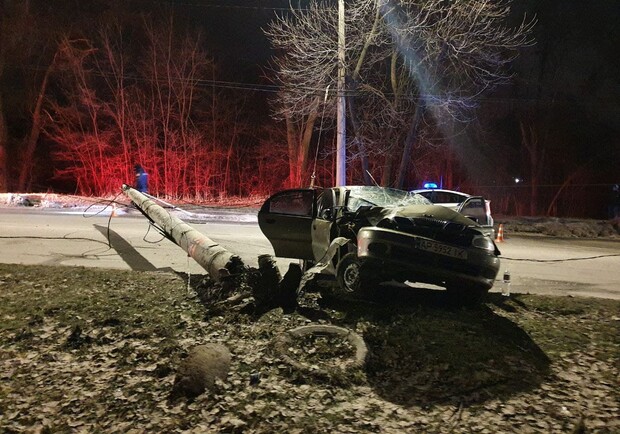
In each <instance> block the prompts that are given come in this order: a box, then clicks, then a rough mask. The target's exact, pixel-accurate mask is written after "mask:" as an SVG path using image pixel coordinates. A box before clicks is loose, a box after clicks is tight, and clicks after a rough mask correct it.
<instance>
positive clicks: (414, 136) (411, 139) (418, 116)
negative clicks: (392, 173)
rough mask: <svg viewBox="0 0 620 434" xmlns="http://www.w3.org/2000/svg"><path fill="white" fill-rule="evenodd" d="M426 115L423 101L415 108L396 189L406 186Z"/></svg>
mask: <svg viewBox="0 0 620 434" xmlns="http://www.w3.org/2000/svg"><path fill="white" fill-rule="evenodd" d="M423 115H424V103H422V102H421V101H420V102H419V103H418V105H417V106H416V108H415V114H414V115H413V121H412V122H411V126H410V127H409V131H408V132H407V137H406V138H405V145H404V149H403V158H402V159H401V160H400V166H399V168H398V174H397V178H396V184H395V185H394V187H395V188H403V186H404V184H405V178H406V176H407V170H408V169H409V162H410V161H411V150H412V149H413V144H414V143H415V142H416V141H417V140H418V132H419V131H420V123H421V121H422V116H423Z"/></svg>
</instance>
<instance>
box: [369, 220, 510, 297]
mask: <svg viewBox="0 0 620 434" xmlns="http://www.w3.org/2000/svg"><path fill="white" fill-rule="evenodd" d="M357 249H358V250H357V255H358V257H359V258H360V259H361V260H362V261H363V262H364V263H367V264H369V265H371V266H373V268H374V267H376V268H377V270H380V272H381V274H382V275H383V277H385V278H395V279H397V280H403V281H404V280H409V281H412V282H413V281H415V282H424V283H432V284H435V285H440V286H448V285H451V284H458V285H463V284H465V285H476V286H481V287H484V288H487V289H488V288H491V287H492V286H493V283H494V282H495V277H496V276H497V273H498V271H499V267H500V261H499V258H498V257H497V256H496V255H495V254H494V253H492V252H488V251H486V250H483V249H478V248H474V247H470V248H463V247H458V246H452V245H449V244H446V243H439V242H436V241H434V240H431V239H429V238H425V237H421V236H417V235H410V234H406V233H403V232H398V231H394V230H391V229H384V228H377V227H367V228H362V229H360V230H359V232H358V234H357Z"/></svg>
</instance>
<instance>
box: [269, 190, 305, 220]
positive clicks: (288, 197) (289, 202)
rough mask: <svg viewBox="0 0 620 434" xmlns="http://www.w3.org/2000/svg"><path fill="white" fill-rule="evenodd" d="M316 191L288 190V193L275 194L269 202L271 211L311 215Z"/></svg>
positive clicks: (274, 212)
mask: <svg viewBox="0 0 620 434" xmlns="http://www.w3.org/2000/svg"><path fill="white" fill-rule="evenodd" d="M313 202H314V191H312V190H299V191H287V192H286V194H282V195H279V196H275V197H273V198H272V199H271V201H270V204H269V212H270V213H273V214H289V215H299V216H311V215H312V204H313Z"/></svg>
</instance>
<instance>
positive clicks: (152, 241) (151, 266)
mask: <svg viewBox="0 0 620 434" xmlns="http://www.w3.org/2000/svg"><path fill="white" fill-rule="evenodd" d="M109 214H110V213H109V211H104V212H103V213H100V214H96V210H90V211H89V212H88V213H83V212H82V211H74V212H72V213H70V212H67V211H63V210H49V209H40V208H0V263H6V264H40V265H67V266H83V267H101V268H106V269H133V270H151V271H156V270H162V271H170V270H172V271H176V272H182V273H190V274H191V275H196V274H205V271H204V270H203V269H202V267H200V266H199V265H198V264H197V263H196V262H195V261H194V260H193V259H191V258H189V257H188V256H187V254H186V253H185V252H184V251H183V250H182V249H181V248H180V247H178V246H176V245H175V244H174V243H172V242H171V241H169V240H167V239H165V238H163V237H162V235H161V234H159V233H158V232H157V231H156V230H155V229H154V228H152V227H150V225H149V223H148V222H147V220H146V219H145V218H144V217H142V216H141V215H140V214H139V213H138V212H137V211H134V212H131V213H122V215H116V216H114V217H112V218H110V216H109ZM118 214H121V210H119V211H118ZM178 216H179V217H180V218H184V220H187V221H188V222H190V221H191V222H192V223H191V224H192V226H193V227H195V228H196V229H197V230H199V231H200V232H202V233H204V234H205V235H207V236H208V237H209V238H211V239H212V240H213V241H215V242H217V243H219V244H220V245H222V246H223V247H224V248H226V249H227V250H229V251H231V252H233V253H235V254H237V255H239V256H240V257H241V258H242V259H243V261H244V262H245V263H246V264H247V265H250V266H256V265H257V258H258V256H259V255H261V254H273V249H272V248H271V246H270V244H269V242H268V241H267V239H266V238H265V237H264V236H263V235H262V233H261V232H260V229H259V228H258V225H257V224H256V219H255V216H254V215H253V214H252V213H251V212H249V211H248V212H241V213H236V212H231V211H225V210H222V211H217V210H212V212H210V213H208V214H207V215H204V216H201V218H198V219H196V218H190V219H188V216H186V215H182V214H181V215H178ZM498 246H499V248H500V250H501V251H502V256H501V258H502V272H500V276H498V278H501V275H502V274H503V271H504V270H509V271H510V274H511V281H512V285H511V286H512V292H521V293H526V292H530V293H537V294H557V295H574V296H589V297H603V298H615V299H620V271H619V270H620V241H616V240H583V239H558V238H551V237H517V236H512V237H510V238H508V239H506V240H505V241H504V242H502V243H499V244H498ZM291 261H292V260H288V259H278V265H279V266H280V267H281V268H282V269H285V268H286V267H287V266H288V263H289V262H291ZM499 287H500V285H499V282H498V284H497V285H496V287H495V288H493V290H492V291H499Z"/></svg>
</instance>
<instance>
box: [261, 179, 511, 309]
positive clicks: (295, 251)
mask: <svg viewBox="0 0 620 434" xmlns="http://www.w3.org/2000/svg"><path fill="white" fill-rule="evenodd" d="M258 223H259V226H260V228H261V230H262V232H263V233H264V234H265V236H266V237H267V239H269V241H270V243H271V245H272V246H273V249H274V252H275V254H276V256H277V257H285V258H298V259H302V260H304V261H306V262H307V263H309V264H315V263H319V264H321V263H323V264H326V266H325V267H324V268H323V269H322V271H321V272H322V273H324V274H327V275H331V276H335V277H336V280H337V282H338V284H339V286H340V288H342V289H343V290H344V291H351V292H353V291H368V292H373V293H376V292H377V291H378V290H380V286H379V283H381V282H383V281H389V280H396V281H399V282H405V281H409V282H423V283H430V284H434V285H439V286H443V287H445V288H446V289H447V292H448V295H449V296H450V297H451V298H452V299H454V300H457V301H460V302H463V303H468V304H470V303H473V302H477V301H480V300H481V299H482V297H483V296H484V295H485V294H486V293H487V292H488V290H489V289H490V288H491V287H492V286H493V283H494V281H495V277H496V276H497V272H498V270H499V265H500V261H499V257H498V256H499V253H500V252H499V250H498V249H497V246H496V245H495V243H494V241H493V239H492V238H490V237H489V236H488V235H487V234H485V233H484V231H483V228H482V227H481V226H480V225H479V224H477V223H476V222H474V221H472V220H471V219H469V218H466V217H465V216H464V215H462V214H459V213H458V212H456V211H454V210H452V209H449V208H447V207H443V206H438V205H433V204H432V203H431V202H430V201H428V200H427V199H426V198H425V197H423V196H421V195H419V194H416V193H412V192H407V191H402V190H396V189H391V188H383V187H371V186H347V187H334V188H328V189H296V190H285V191H282V192H279V193H276V194H274V195H273V196H271V197H270V198H269V199H267V200H266V201H265V203H264V204H263V206H262V207H261V209H260V211H259V213H258Z"/></svg>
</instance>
